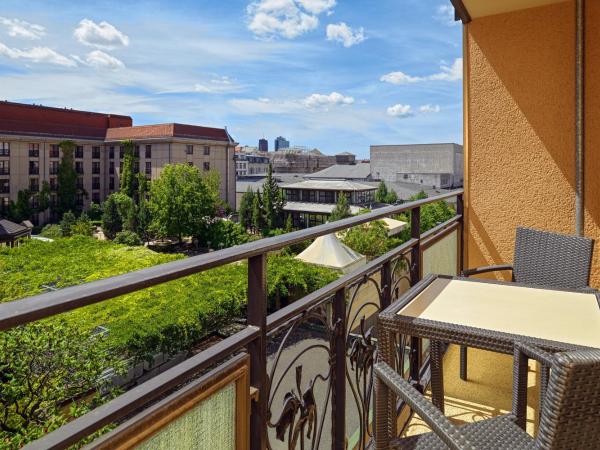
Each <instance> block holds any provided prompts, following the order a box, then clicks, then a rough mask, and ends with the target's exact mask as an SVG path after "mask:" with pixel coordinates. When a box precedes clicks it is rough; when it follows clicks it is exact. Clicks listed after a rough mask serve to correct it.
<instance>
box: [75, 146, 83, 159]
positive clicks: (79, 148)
mask: <svg viewBox="0 0 600 450" xmlns="http://www.w3.org/2000/svg"><path fill="white" fill-rule="evenodd" d="M75 158H83V145H78V146H77V147H75Z"/></svg>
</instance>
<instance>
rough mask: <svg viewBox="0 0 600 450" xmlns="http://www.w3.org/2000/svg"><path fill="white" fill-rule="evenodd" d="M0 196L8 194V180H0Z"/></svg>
mask: <svg viewBox="0 0 600 450" xmlns="http://www.w3.org/2000/svg"><path fill="white" fill-rule="evenodd" d="M0 194H10V180H0Z"/></svg>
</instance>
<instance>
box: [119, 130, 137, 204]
mask: <svg viewBox="0 0 600 450" xmlns="http://www.w3.org/2000/svg"><path fill="white" fill-rule="evenodd" d="M121 145H122V146H123V147H125V152H124V155H123V167H122V170H121V178H120V184H121V188H120V192H122V193H123V194H125V195H127V196H128V197H130V198H131V199H134V198H135V191H136V186H135V185H136V182H135V181H136V176H137V175H136V174H135V172H134V170H133V166H134V162H135V160H136V159H137V158H136V157H135V155H134V153H133V150H134V148H135V143H134V142H133V141H132V140H130V139H128V140H126V141H122V142H121Z"/></svg>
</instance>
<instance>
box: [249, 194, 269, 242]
mask: <svg viewBox="0 0 600 450" xmlns="http://www.w3.org/2000/svg"><path fill="white" fill-rule="evenodd" d="M252 225H253V227H254V230H255V231H258V232H261V233H263V234H264V233H265V231H267V230H266V228H265V217H264V214H263V205H262V198H261V195H260V192H257V193H256V194H254V199H253V200H252Z"/></svg>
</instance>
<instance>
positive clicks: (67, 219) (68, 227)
mask: <svg viewBox="0 0 600 450" xmlns="http://www.w3.org/2000/svg"><path fill="white" fill-rule="evenodd" d="M75 222H77V218H76V217H75V214H73V211H67V212H66V213H64V214H63V216H62V219H61V221H60V232H61V233H62V235H63V236H64V237H69V236H71V235H72V234H73V226H74V225H75Z"/></svg>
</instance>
